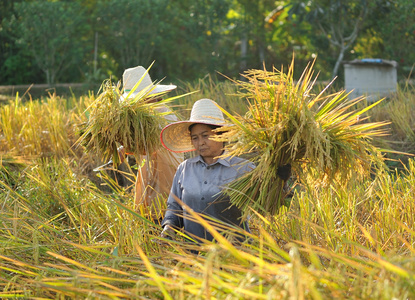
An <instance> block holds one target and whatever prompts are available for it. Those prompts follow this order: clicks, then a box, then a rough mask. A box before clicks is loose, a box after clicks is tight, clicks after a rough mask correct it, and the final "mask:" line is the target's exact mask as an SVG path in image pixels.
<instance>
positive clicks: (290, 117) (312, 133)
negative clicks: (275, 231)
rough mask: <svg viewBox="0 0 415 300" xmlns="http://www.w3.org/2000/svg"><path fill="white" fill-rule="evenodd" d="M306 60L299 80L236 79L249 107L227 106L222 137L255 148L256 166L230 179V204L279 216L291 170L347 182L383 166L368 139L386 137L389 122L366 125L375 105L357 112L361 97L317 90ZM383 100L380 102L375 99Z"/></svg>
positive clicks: (262, 75) (236, 147)
mask: <svg viewBox="0 0 415 300" xmlns="http://www.w3.org/2000/svg"><path fill="white" fill-rule="evenodd" d="M312 66H313V65H311V66H308V67H307V68H306V69H305V70H304V72H303V74H302V76H301V78H300V79H299V81H298V82H295V81H294V79H293V68H294V64H293V63H292V64H291V66H290V67H289V70H288V73H287V74H285V73H284V72H283V71H278V70H276V69H275V68H274V69H273V70H272V71H267V70H265V69H264V70H249V71H247V72H245V73H244V74H243V76H244V77H245V78H246V81H238V82H236V83H237V84H238V85H239V87H240V90H241V92H240V94H241V96H242V97H244V98H245V99H246V100H247V101H248V103H249V105H248V111H247V113H246V114H245V115H244V116H240V115H236V116H232V115H231V114H229V113H228V112H226V111H225V110H223V112H224V113H225V114H226V115H227V116H228V117H229V118H230V119H231V121H232V123H233V124H234V125H235V126H230V127H228V128H227V129H226V130H227V131H224V132H223V133H222V135H219V136H218V138H217V139H218V140H220V141H226V142H230V143H229V144H228V146H227V151H228V153H229V154H230V155H237V156H240V155H247V154H251V155H253V157H252V158H251V160H253V161H254V162H255V164H256V165H257V167H256V169H255V170H253V171H252V172H250V173H247V174H246V175H245V176H243V177H241V178H239V179H238V180H236V181H234V182H232V183H231V184H230V186H229V187H228V189H227V193H229V195H230V197H231V202H232V203H233V204H234V205H236V206H238V207H239V208H241V209H242V210H243V211H245V212H247V210H248V209H249V208H250V207H251V208H253V209H255V210H257V211H261V212H264V213H269V214H275V213H277V212H278V210H279V208H280V207H281V206H282V205H283V204H284V199H285V197H286V196H287V193H288V192H289V190H287V189H286V188H284V185H285V184H286V181H287V180H288V179H289V178H290V177H291V171H294V172H296V173H297V174H300V171H306V172H308V173H309V174H313V175H316V176H317V177H318V178H319V179H320V180H323V181H326V182H334V181H338V182H347V181H348V180H350V179H353V178H357V177H360V176H365V175H368V174H369V172H370V170H371V168H372V166H373V163H374V162H375V163H377V164H382V158H381V155H380V151H379V150H378V149H377V148H376V147H374V146H373V145H372V144H371V138H372V137H374V136H381V135H384V134H385V133H386V132H385V130H384V129H383V128H384V126H385V125H386V124H388V123H387V122H376V123H368V122H367V120H366V119H367V117H362V115H363V114H364V113H365V112H366V111H367V110H369V109H370V108H371V107H373V106H374V105H376V104H377V103H375V104H373V105H371V106H369V107H366V108H363V109H361V110H359V111H356V110H354V107H356V104H357V103H358V102H360V101H362V100H363V98H359V99H353V100H348V99H347V96H348V94H347V93H345V92H344V91H340V92H336V93H333V94H330V95H327V96H324V95H323V94H324V92H325V90H327V87H326V88H325V89H324V90H323V91H322V92H320V93H319V94H317V95H314V94H312V88H313V85H314V83H315V81H316V79H314V80H312V77H313V71H312ZM378 103H379V102H378Z"/></svg>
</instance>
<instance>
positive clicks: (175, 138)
mask: <svg viewBox="0 0 415 300" xmlns="http://www.w3.org/2000/svg"><path fill="white" fill-rule="evenodd" d="M192 124H205V125H214V126H226V125H228V124H223V125H218V124H217V123H216V124H215V123H209V122H192V121H179V122H174V123H171V124H169V125H166V126H165V127H164V128H163V129H162V131H161V133H160V140H161V144H162V145H163V147H164V148H166V149H167V150H170V151H172V152H176V153H182V152H190V151H195V150H196V149H195V147H193V144H192V141H191V139H190V132H189V127H190V126H191V125H192Z"/></svg>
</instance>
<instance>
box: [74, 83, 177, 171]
mask: <svg viewBox="0 0 415 300" xmlns="http://www.w3.org/2000/svg"><path fill="white" fill-rule="evenodd" d="M139 83H140V82H138V83H137V84H136V86H135V88H137V86H138V85H139ZM101 90H102V92H101V93H100V94H99V96H98V97H97V99H96V100H95V101H94V102H93V103H92V104H91V106H90V107H89V108H88V109H87V110H90V114H89V120H88V121H87V122H86V123H84V124H82V125H81V129H80V132H81V137H80V139H79V141H78V142H79V143H80V144H81V145H83V146H84V147H85V149H86V151H92V150H93V151H97V152H98V153H100V154H101V155H102V156H103V158H104V159H110V158H111V159H112V160H113V163H114V164H115V165H117V164H119V162H120V159H119V155H118V151H117V149H118V147H119V146H120V145H122V146H124V148H125V149H126V151H127V152H129V153H132V154H134V156H136V157H139V155H143V154H146V153H152V152H154V151H155V150H156V149H157V148H159V147H160V138H159V135H160V130H161V128H162V127H163V126H164V125H165V124H166V120H165V118H164V117H163V115H164V114H166V113H168V112H161V110H160V109H159V108H160V107H162V106H164V105H165V104H166V103H167V102H169V101H171V100H172V99H173V98H169V99H166V100H163V101H155V102H154V101H152V100H154V99H155V98H159V97H161V96H162V94H161V93H158V94H152V95H149V92H150V91H151V90H152V87H151V86H149V87H148V89H144V90H142V91H140V92H139V93H137V95H136V96H135V97H129V95H131V94H132V93H133V92H134V89H133V90H132V91H131V92H130V93H129V95H127V97H123V96H122V90H121V88H120V83H118V84H117V85H114V84H113V83H112V82H111V80H106V81H104V83H103V85H102V86H101Z"/></svg>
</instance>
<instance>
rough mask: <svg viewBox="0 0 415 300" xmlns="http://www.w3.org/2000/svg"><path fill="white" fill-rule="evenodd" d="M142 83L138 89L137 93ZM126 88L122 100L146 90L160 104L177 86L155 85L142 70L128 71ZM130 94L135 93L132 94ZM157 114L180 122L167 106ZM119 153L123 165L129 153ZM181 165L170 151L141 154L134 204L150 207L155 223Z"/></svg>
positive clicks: (161, 150) (125, 78)
mask: <svg viewBox="0 0 415 300" xmlns="http://www.w3.org/2000/svg"><path fill="white" fill-rule="evenodd" d="M140 80H141V81H140ZM139 81H140V83H139V85H138V87H136V88H135V89H134V87H135V85H136V84H137V82H139ZM123 84H124V94H123V95H122V98H124V99H125V98H126V97H130V98H134V97H135V96H137V95H138V94H139V93H140V92H142V91H143V90H146V91H149V92H148V94H147V95H148V97H151V98H150V100H149V101H160V100H161V96H160V97H158V95H157V94H160V93H165V92H168V91H172V90H174V89H175V88H176V86H175V85H161V84H156V85H155V84H154V83H153V82H152V80H151V78H150V75H149V74H148V72H147V70H146V69H145V68H143V67H142V66H137V67H135V68H129V69H127V70H125V71H124V74H123ZM131 91H133V92H132V93H130V92H131ZM158 110H159V112H163V113H166V112H167V113H169V112H171V113H169V114H166V115H164V118H165V119H167V121H168V122H174V121H178V118H177V116H176V115H175V114H174V113H173V112H172V111H171V110H170V109H169V108H168V107H167V106H162V107H159V108H158ZM160 129H161V128H160ZM128 150H130V149H128ZM130 151H131V150H130ZM118 152H119V154H120V157H121V161H123V160H124V157H125V154H126V149H124V147H122V146H121V147H120V148H119V149H118ZM182 161H183V155H181V154H178V153H174V152H170V151H167V150H166V149H165V148H163V147H160V149H158V150H157V151H156V152H154V153H142V155H141V157H138V158H137V163H138V165H142V166H141V167H140V168H139V169H138V172H137V180H136V183H135V196H134V201H135V204H136V205H144V207H147V208H148V212H149V213H150V215H151V218H152V219H153V220H154V221H156V222H159V221H160V220H161V219H162V216H163V212H162V208H163V203H162V202H161V201H163V199H165V198H164V196H167V195H168V193H169V191H170V186H171V182H172V180H173V176H174V174H175V171H176V168H177V166H178V165H179V164H180V163H181V162H182Z"/></svg>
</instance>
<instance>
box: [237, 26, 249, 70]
mask: <svg viewBox="0 0 415 300" xmlns="http://www.w3.org/2000/svg"><path fill="white" fill-rule="evenodd" d="M247 56H248V33H247V32H244V33H243V34H242V38H241V61H240V64H239V73H243V72H244V71H245V70H246V66H247V62H246V61H247Z"/></svg>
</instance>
